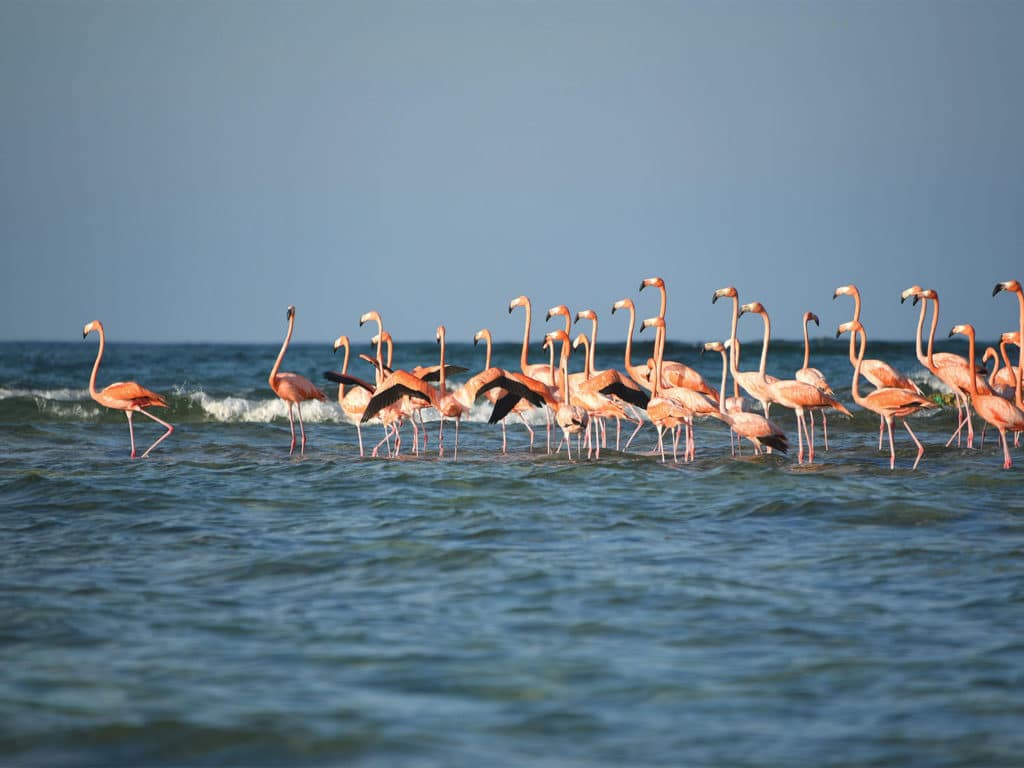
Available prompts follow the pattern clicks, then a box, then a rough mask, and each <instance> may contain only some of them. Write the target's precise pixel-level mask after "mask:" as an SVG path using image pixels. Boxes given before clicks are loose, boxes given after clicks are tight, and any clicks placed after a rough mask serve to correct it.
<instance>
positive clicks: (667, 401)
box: [640, 317, 693, 463]
mask: <svg viewBox="0 0 1024 768" xmlns="http://www.w3.org/2000/svg"><path fill="white" fill-rule="evenodd" d="M664 322H665V320H664V318H662V317H651V318H648V319H646V320H644V321H643V323H642V324H641V325H640V332H641V333H643V330H644V328H651V327H655V328H657V327H662V328H663V327H664ZM658 341H659V338H658V334H657V333H655V336H654V375H653V376H652V377H651V400H650V402H649V403H648V404H647V418H649V419H650V420H651V423H652V424H653V425H654V427H655V428H656V429H657V430H658V449H659V450H660V451H661V461H662V463H664V461H665V439H664V433H665V430H666V429H667V430H669V433H670V434H671V433H673V432H675V430H676V429H678V428H679V427H680V426H683V425H685V424H687V422H688V421H689V420H690V419H692V418H693V414H692V412H691V411H689V410H688V409H687V408H686V407H684V406H683V404H682V403H680V402H679V401H678V400H676V399H675V398H672V397H666V396H664V395H663V394H662V386H661V382H662V371H661V353H660V352H661V350H660V344H659V343H658ZM678 445H679V438H678V434H677V435H676V437H674V438H673V440H672V461H679V458H678V456H677V446H678Z"/></svg>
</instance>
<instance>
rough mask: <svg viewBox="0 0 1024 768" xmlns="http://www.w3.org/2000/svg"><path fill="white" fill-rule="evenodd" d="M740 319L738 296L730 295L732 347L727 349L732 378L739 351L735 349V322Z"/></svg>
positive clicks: (734, 374)
mask: <svg viewBox="0 0 1024 768" xmlns="http://www.w3.org/2000/svg"><path fill="white" fill-rule="evenodd" d="M739 319H740V297H739V296H733V297H732V329H731V330H730V331H729V339H730V340H731V341H732V347H731V348H730V350H729V367H730V368H731V369H732V375H733V378H735V376H736V371H737V370H738V369H739V351H738V350H737V349H736V323H737V322H738V321H739Z"/></svg>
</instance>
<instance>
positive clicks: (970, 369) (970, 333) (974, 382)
mask: <svg viewBox="0 0 1024 768" xmlns="http://www.w3.org/2000/svg"><path fill="white" fill-rule="evenodd" d="M965 330H966V331H967V373H968V378H970V381H971V395H973V396H974V397H977V396H978V377H977V375H975V373H974V327H973V326H970V325H969V326H967V328H966V329H965Z"/></svg>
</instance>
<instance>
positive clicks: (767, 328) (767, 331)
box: [758, 311, 772, 378]
mask: <svg viewBox="0 0 1024 768" xmlns="http://www.w3.org/2000/svg"><path fill="white" fill-rule="evenodd" d="M760 315H761V317H762V318H764V341H763V342H761V367H760V368H758V371H759V372H760V373H761V376H762V378H763V377H764V373H765V368H766V367H767V365H768V339H769V338H770V337H771V335H772V323H771V321H770V320H769V319H768V313H767V312H763V311H762V312H761V313H760Z"/></svg>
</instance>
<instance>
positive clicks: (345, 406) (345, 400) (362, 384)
mask: <svg viewBox="0 0 1024 768" xmlns="http://www.w3.org/2000/svg"><path fill="white" fill-rule="evenodd" d="M342 347H344V348H345V361H344V362H343V363H342V364H341V373H340V374H339V373H335V372H334V371H324V378H326V379H327V380H328V381H333V382H336V383H337V384H338V405H339V406H341V411H342V413H344V414H345V418H346V419H348V420H349V422H351V423H352V424H355V426H356V435H357V436H358V438H359V456H360V457H362V456H364V453H363V425H362V423H361V422H360V421H359V419H360V418H362V415H363V411H365V410H366V404H367V403H368V402H370V396H371V395H373V391H374V390H375V389H376V385H374V384H370V383H369V382H368V381H364V380H362V379H360V378H357V377H355V376H351V375H349V373H348V359H349V354H350V353H351V347H350V344H349V339H348V336H339V337H338V338H336V339H335V340H334V351H335V352H337V351H338V349H340V348H342ZM346 384H348V385H350V386H349V389H348V391H347V392H346V391H345V385H346Z"/></svg>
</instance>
